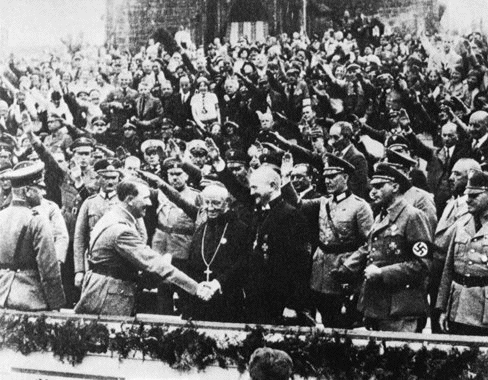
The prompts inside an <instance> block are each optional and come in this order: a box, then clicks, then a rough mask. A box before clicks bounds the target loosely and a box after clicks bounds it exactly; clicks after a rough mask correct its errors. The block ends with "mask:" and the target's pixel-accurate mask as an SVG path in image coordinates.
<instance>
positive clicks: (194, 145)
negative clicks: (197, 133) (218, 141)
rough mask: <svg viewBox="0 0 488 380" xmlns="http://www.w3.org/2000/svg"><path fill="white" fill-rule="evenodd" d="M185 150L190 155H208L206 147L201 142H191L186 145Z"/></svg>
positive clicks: (203, 142)
mask: <svg viewBox="0 0 488 380" xmlns="http://www.w3.org/2000/svg"><path fill="white" fill-rule="evenodd" d="M187 149H188V151H189V152H190V153H195V152H202V153H203V152H205V153H208V148H207V145H206V144H205V141H203V140H192V141H190V142H189V143H188V146H187Z"/></svg>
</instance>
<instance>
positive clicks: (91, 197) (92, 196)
mask: <svg viewBox="0 0 488 380" xmlns="http://www.w3.org/2000/svg"><path fill="white" fill-rule="evenodd" d="M97 195H98V193H96V194H92V195H90V196H89V197H88V198H86V199H93V198H95V197H96V196H97Z"/></svg>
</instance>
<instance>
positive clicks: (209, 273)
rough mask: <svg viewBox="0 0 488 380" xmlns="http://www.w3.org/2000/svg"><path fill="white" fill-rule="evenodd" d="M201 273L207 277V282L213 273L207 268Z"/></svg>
mask: <svg viewBox="0 0 488 380" xmlns="http://www.w3.org/2000/svg"><path fill="white" fill-rule="evenodd" d="M203 273H205V274H206V275H207V282H209V281H210V275H211V274H212V273H213V272H212V271H211V270H210V268H207V270H205V271H204V272H203Z"/></svg>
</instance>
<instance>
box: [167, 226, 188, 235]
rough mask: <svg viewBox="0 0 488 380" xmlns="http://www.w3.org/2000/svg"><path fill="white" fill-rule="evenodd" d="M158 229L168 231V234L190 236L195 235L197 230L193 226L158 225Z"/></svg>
mask: <svg viewBox="0 0 488 380" xmlns="http://www.w3.org/2000/svg"><path fill="white" fill-rule="evenodd" d="M158 230H161V231H163V232H167V233H168V234H178V235H190V236H193V233H194V232H195V228H193V227H167V226H158Z"/></svg>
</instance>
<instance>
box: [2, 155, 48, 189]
mask: <svg viewBox="0 0 488 380" xmlns="http://www.w3.org/2000/svg"><path fill="white" fill-rule="evenodd" d="M43 170H44V163H43V162H36V163H32V162H31V161H23V162H19V163H18V164H17V165H16V166H15V167H14V168H13V170H11V171H8V172H4V173H3V174H1V175H0V178H2V179H9V180H10V182H11V183H12V187H24V186H39V187H46V184H45V183H44V178H43Z"/></svg>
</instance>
